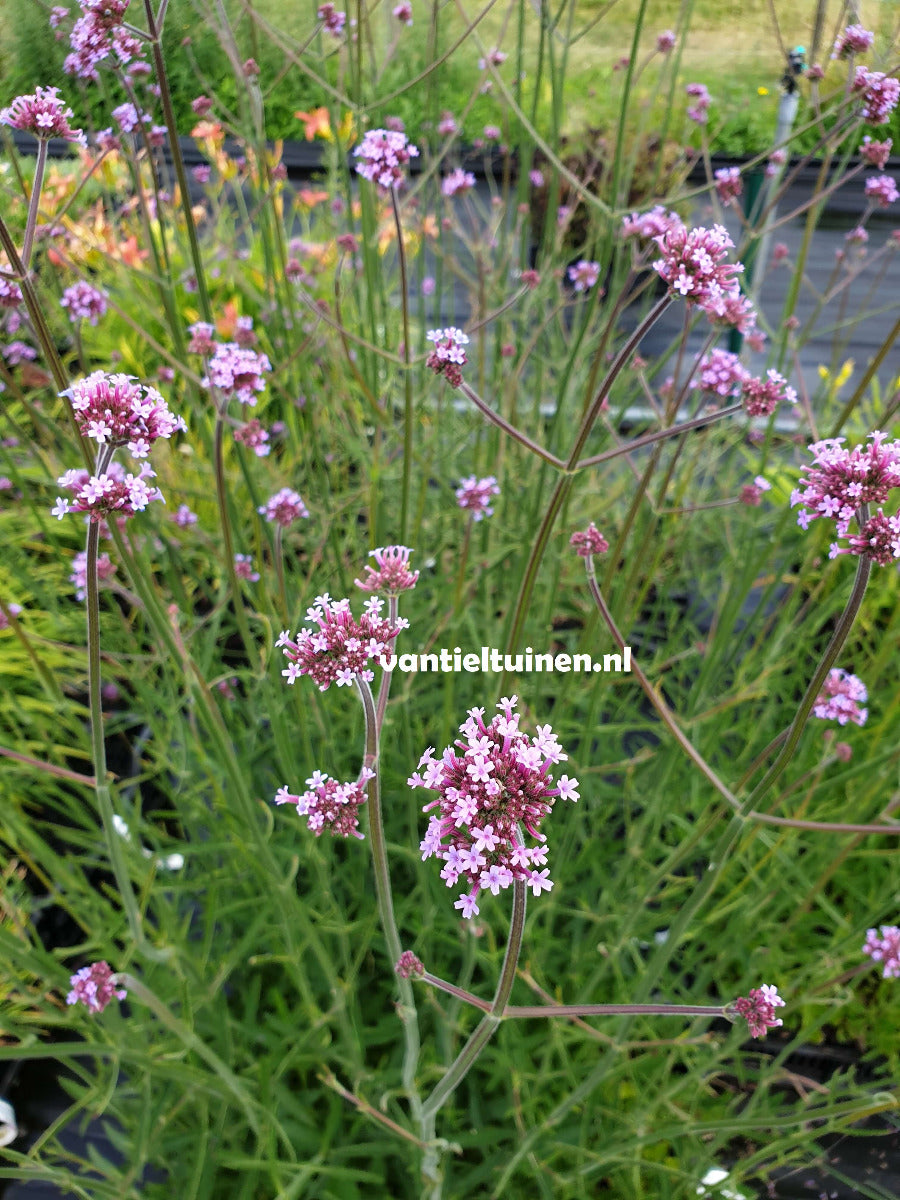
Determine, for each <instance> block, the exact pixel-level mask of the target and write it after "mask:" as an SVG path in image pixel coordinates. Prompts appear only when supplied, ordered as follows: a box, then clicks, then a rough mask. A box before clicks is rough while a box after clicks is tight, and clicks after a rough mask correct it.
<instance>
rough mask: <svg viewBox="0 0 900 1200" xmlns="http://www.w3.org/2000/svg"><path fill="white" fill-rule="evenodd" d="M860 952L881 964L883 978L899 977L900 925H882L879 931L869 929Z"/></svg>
mask: <svg viewBox="0 0 900 1200" xmlns="http://www.w3.org/2000/svg"><path fill="white" fill-rule="evenodd" d="M862 952H863V954H868V956H869V958H871V959H872V961H873V962H878V963H881V964H882V968H883V969H882V972H881V973H882V977H883V978H884V979H900V926H898V925H882V926H881V931H880V932H879V931H878V930H877V929H870V930H869V931H868V932H867V933H866V941H865V945H864V946H863V948H862Z"/></svg>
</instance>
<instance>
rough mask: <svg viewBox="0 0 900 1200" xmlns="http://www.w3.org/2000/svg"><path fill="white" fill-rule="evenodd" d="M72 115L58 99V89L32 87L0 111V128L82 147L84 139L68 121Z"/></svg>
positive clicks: (85, 141)
mask: <svg viewBox="0 0 900 1200" xmlns="http://www.w3.org/2000/svg"><path fill="white" fill-rule="evenodd" d="M73 116H74V113H73V112H72V110H71V108H67V107H66V106H65V104H64V103H63V102H62V100H60V98H59V88H55V87H52V88H42V87H39V88H36V89H35V91H34V93H33V94H31V95H28V96H16V98H15V100H13V102H12V104H10V106H9V107H8V108H3V109H0V125H9V126H10V127H11V128H12V129H19V130H21V131H22V132H23V133H31V134H34V136H35V137H36V138H44V139H46V138H64V139H65V140H66V141H67V142H76V143H77V144H78V145H79V146H86V145H87V139H86V138H85V136H84V134H83V133H82V132H81V130H80V129H73V128H72V126H71V125H70V124H69V121H70V120H71V119H72V117H73Z"/></svg>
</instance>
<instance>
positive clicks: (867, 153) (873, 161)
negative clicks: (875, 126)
mask: <svg viewBox="0 0 900 1200" xmlns="http://www.w3.org/2000/svg"><path fill="white" fill-rule="evenodd" d="M893 144H894V143H893V140H892V139H891V138H887V140H886V141H883V142H876V141H874V140H873V139H872V138H870V137H869V135H868V134H866V136H865V137H864V138H863V140H862V145H861V146H860V148H859V156H860V158H861V159H862V160H863V162H865V163H868V165H869V166H870V167H877V168H878V170H879V171H883V170H884V168H885V167H886V166H887V160H888V159H889V158H890V155H891V147H892V146H893Z"/></svg>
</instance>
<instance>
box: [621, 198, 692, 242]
mask: <svg viewBox="0 0 900 1200" xmlns="http://www.w3.org/2000/svg"><path fill="white" fill-rule="evenodd" d="M683 228H684V226H683V224H682V221H681V218H680V217H679V216H678V215H677V214H676V213H673V212H668V211H667V210H666V209H665V208H663V206H662V205H661V204H656V205H654V206H653V208H651V209H650V211H649V212H645V213H632V214H631V216H630V217H625V218H623V220H622V235H623V237H627V238H629V237H639V238H643V239H644V240H647V241H649V240H650V238H658V237H662V236H663V234H666V233H668V232H669V230H670V229H683Z"/></svg>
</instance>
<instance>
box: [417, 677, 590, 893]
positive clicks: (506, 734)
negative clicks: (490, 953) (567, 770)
mask: <svg viewBox="0 0 900 1200" xmlns="http://www.w3.org/2000/svg"><path fill="white" fill-rule="evenodd" d="M516 703H517V698H516V697H515V696H511V697H508V698H507V697H504V698H503V699H502V700H501V701H500V703H499V704H498V705H497V707H498V708H499V709H500V712H499V713H498V714H497V715H496V716H495V717H494V718H493V719H492V720H491V722H490V724H488V725H485V723H484V720H483V717H484V709H483V708H473V709H470V710H469V714H468V719H467V720H466V721H465V722H464V724H462V725H461V726H460V730H459V731H460V733H461V734H462V735H463V737H464V738H465V741H457V742H456V746H458V747H459V750H460V753H457V751H456V750H454V748H453V746H448V747H447V749H446V750H444V752H443V755H442V757H441V758H440V759H436V758H435V757H434V750H433V749H432V748H431V747H429V748H428V749H427V750H426V751H425V753H424V754H423V755H422V757H421V759H420V760H419V767H418V770H417V771H416V772H415V774H413V775H412V776H410V778H409V781H408V782H409V785H410V787H422V788H427V789H429V790H430V791H434V792H437V793H438V798H437V799H436V800H433V801H432V802H431V803H430V804H427V805H426V806H425V808H424V809H423V811H424V812H430V811H431V810H433V809H437V812H434V813H433V814H432V816H431V818H430V821H429V824H428V831H427V833H426V834H425V837H424V839H423V841H422V845H421V850H422V858H423V860H424V859H427V858H431V857H433V856H435V857H437V858H439V859H441V860H442V861H443V863H444V867H443V869H442V870H441V878H442V879H443V880H444V881H445V882H446V884H447V887H453V886H454V885H455V884H456V882H457V880H459V879H460V878H463V879H465V880H466V881H467V883H468V885H469V890H468V891H467V892H464V893H463V894H462V895H461V896H460V898H459V899H458V900H457V901H456V904H455V905H454V907H455V908H458V909H460V911H461V912H462V915H463V916H464V917H472V916H477V915H478V912H479V908H478V903H477V897H478V893H479V892H480V891H481V890H482V889H483V888H487V889H490V891H491V892H492V894H493V895H495V896H496V895H497V894H498V893H499V892H500V891H501V889H503V888H508V887H509V886H510V884H511V883H512V882H513V881H514V880H517V879H518V880H521V881H523V882H524V883H526V884H527V885H528V886H529V887H530V888H532V890H533V891H534V894H535V895H536V896H538V895H540V893H541V892H542V891H549V890H550V889H551V888H552V887H553V882H552V880H551V879H550V878H549V876H550V871H549V868H547V867H545V866H544V864H545V863H546V861H547V847H546V841H547V839H546V836H545V835H544V834H542V833H541V831H540V830H541V824H542V822H543V820H544V818H545V817H547V816H548V815H549V814H550V812H551V811H552V809H553V806H554V804H555V803H556V799H557V797H558V796H561V797H562V798H563V799H565V800H577V799H578V782H577V780H575V779H570V778H569V777H568V775H562V776H560V778H559V782H558V783H557V785H556V786H554V783H553V777H552V776H551V774H550V767H551V765H553V764H555V763H558V762H562V761H564V760H565V759H566V758H567V755H566V754H564V753H563V751H562V749H561V747H560V745H559V743H558V741H557V739H556V735H555V734H554V733H553V731H552V730H551V728H550V726H549V725H539V726H538V729H537V736H535V737H532V738H529V737H528V736H527V734H525V733H523V732H522V731H521V730H520V729H519V714H518V713H517V712H515V711H514V710H515V707H516ZM526 838H532V839H534V841H535V842H536V843H537V845H535V846H531V847H529V846H526V844H525V842H526ZM539 867H544V869H543V870H540V871H539V870H538V868H539Z"/></svg>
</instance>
